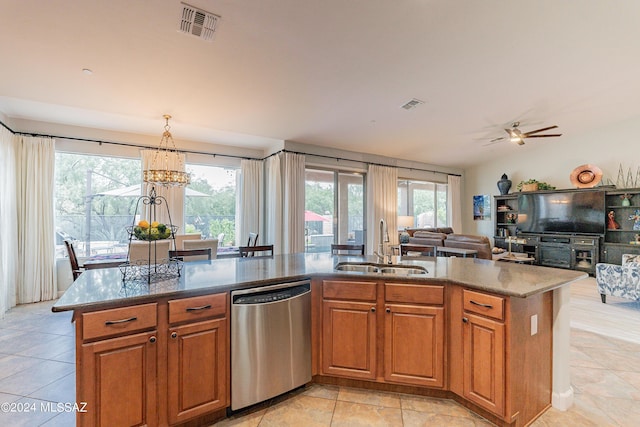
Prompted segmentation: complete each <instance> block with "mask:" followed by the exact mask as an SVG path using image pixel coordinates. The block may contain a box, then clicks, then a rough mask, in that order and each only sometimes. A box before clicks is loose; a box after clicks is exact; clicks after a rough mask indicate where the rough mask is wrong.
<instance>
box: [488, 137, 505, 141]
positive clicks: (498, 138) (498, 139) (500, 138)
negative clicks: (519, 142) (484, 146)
mask: <svg viewBox="0 0 640 427" xmlns="http://www.w3.org/2000/svg"><path fill="white" fill-rule="evenodd" d="M503 139H504V136H499V137H497V138H493V139H492V140H491V141H489V142H498V141H502V140H503Z"/></svg>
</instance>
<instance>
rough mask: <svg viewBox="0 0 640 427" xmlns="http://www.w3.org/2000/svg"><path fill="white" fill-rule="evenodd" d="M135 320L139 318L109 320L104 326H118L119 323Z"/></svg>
mask: <svg viewBox="0 0 640 427" xmlns="http://www.w3.org/2000/svg"><path fill="white" fill-rule="evenodd" d="M134 320H138V318H137V317H135V316H133V317H129V318H128V319H120V320H107V321H105V322H104V324H105V325H107V326H109V325H117V324H119V323H127V322H133V321H134Z"/></svg>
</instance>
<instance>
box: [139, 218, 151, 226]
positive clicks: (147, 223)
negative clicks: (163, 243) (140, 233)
mask: <svg viewBox="0 0 640 427" xmlns="http://www.w3.org/2000/svg"><path fill="white" fill-rule="evenodd" d="M138 226H139V227H140V228H149V221H147V220H146V219H143V220H141V221H140V222H139V223H138Z"/></svg>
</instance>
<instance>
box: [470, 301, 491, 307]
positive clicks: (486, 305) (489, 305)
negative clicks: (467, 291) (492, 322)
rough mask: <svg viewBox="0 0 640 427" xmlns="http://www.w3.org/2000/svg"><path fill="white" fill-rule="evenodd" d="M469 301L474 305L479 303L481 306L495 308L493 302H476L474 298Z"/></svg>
mask: <svg viewBox="0 0 640 427" xmlns="http://www.w3.org/2000/svg"><path fill="white" fill-rule="evenodd" d="M469 302H470V303H471V304H474V305H479V306H480V307H484V308H493V306H492V305H491V304H482V303H481V302H475V301H474V300H469Z"/></svg>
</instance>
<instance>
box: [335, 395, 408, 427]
mask: <svg viewBox="0 0 640 427" xmlns="http://www.w3.org/2000/svg"><path fill="white" fill-rule="evenodd" d="M377 426H384V427H396V426H397V427H402V411H401V410H400V409H399V408H389V407H384V406H372V405H365V404H362V403H353V402H344V401H340V400H338V401H337V402H336V409H335V411H334V413H333V421H332V422H331V427H377Z"/></svg>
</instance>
